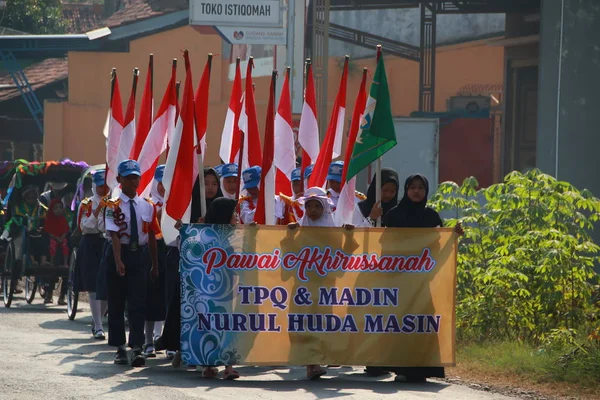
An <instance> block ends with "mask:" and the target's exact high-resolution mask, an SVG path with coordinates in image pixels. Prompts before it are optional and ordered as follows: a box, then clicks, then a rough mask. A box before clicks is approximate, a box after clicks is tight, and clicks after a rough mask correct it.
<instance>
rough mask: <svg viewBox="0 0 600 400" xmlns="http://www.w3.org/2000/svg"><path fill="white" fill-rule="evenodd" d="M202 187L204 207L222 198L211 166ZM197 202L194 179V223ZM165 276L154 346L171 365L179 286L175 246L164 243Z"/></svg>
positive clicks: (176, 342)
mask: <svg viewBox="0 0 600 400" xmlns="http://www.w3.org/2000/svg"><path fill="white" fill-rule="evenodd" d="M204 187H205V199H206V208H207V209H210V205H211V204H212V202H213V201H214V200H215V199H217V198H220V197H223V192H222V191H221V187H220V186H219V175H218V174H217V172H216V171H215V170H214V169H213V168H205V169H204ZM200 204H201V203H200V181H199V180H198V179H196V183H195V185H194V189H193V191H192V215H191V218H190V221H193V222H194V223H196V222H200V221H202V218H201V217H202V209H201V206H200ZM179 223H180V222H178V224H179ZM166 276H167V317H166V319H165V326H164V329H163V333H162V336H161V337H160V338H157V340H155V349H156V350H157V351H158V350H166V351H167V357H168V358H170V359H172V360H173V366H174V367H179V365H180V364H181V357H180V354H179V353H178V351H179V347H180V340H179V339H180V336H181V326H180V324H181V310H180V307H181V298H180V295H181V288H180V287H179V285H180V282H179V249H178V248H177V247H176V246H170V245H169V246H167V272H166ZM190 367H192V366H190Z"/></svg>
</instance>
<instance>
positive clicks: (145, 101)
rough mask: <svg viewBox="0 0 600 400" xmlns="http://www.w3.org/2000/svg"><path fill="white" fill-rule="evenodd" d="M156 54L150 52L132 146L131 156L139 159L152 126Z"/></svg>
mask: <svg viewBox="0 0 600 400" xmlns="http://www.w3.org/2000/svg"><path fill="white" fill-rule="evenodd" d="M153 61H154V56H153V55H152V54H150V61H149V62H148V75H146V83H145V84H144V93H143V94H142V104H141V106H140V115H139V116H138V118H137V121H136V122H137V124H136V128H135V129H136V130H135V139H134V141H133V146H132V148H131V153H130V154H129V158H130V159H132V160H137V159H138V158H139V156H140V152H141V151H142V147H143V146H144V143H145V142H146V138H147V137H148V133H149V132H150V127H152V115H153V114H154V99H153V96H152V90H153V78H154V65H153V64H154V62H153Z"/></svg>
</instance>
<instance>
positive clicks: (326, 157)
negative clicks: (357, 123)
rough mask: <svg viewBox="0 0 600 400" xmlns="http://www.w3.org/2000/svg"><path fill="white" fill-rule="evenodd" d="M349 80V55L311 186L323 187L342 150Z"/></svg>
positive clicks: (311, 177) (310, 180)
mask: <svg viewBox="0 0 600 400" xmlns="http://www.w3.org/2000/svg"><path fill="white" fill-rule="evenodd" d="M347 82H348V57H346V62H345V63H344V72H343V73H342V80H341V82H340V88H339V90H338V94H337V97H336V98H335V103H334V104H333V112H332V114H331V120H330V121H329V126H328V127H327V134H326V135H325V141H324V142H323V147H322V148H321V151H320V152H319V156H318V157H317V162H316V163H315V169H314V170H313V173H312V175H311V176H310V179H309V187H315V186H318V187H323V186H325V181H326V180H327V179H326V178H327V171H328V170H329V165H330V164H331V160H333V159H334V158H337V157H338V156H339V155H340V154H341V152H342V137H343V135H344V118H346V84H347Z"/></svg>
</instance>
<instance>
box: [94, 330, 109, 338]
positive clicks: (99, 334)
mask: <svg viewBox="0 0 600 400" xmlns="http://www.w3.org/2000/svg"><path fill="white" fill-rule="evenodd" d="M93 334H94V339H96V340H106V336H105V335H104V331H103V330H102V329H98V330H97V331H96V330H95V331H93Z"/></svg>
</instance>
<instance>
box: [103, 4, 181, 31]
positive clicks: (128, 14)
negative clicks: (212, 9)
mask: <svg viewBox="0 0 600 400" xmlns="http://www.w3.org/2000/svg"><path fill="white" fill-rule="evenodd" d="M123 3H125V5H124V7H123V8H122V9H121V10H119V11H117V12H115V13H114V14H113V15H111V16H110V17H108V18H107V19H105V20H104V21H103V25H104V26H107V27H109V28H114V27H117V26H120V25H125V24H129V23H132V22H136V21H139V20H143V19H147V18H152V17H157V16H159V15H163V14H168V13H171V12H174V11H179V10H186V9H187V8H188V7H189V6H188V4H187V1H185V0H123Z"/></svg>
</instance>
